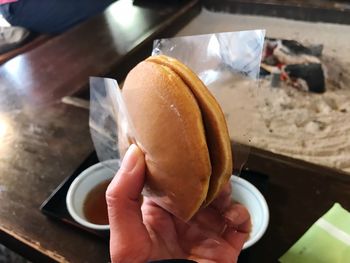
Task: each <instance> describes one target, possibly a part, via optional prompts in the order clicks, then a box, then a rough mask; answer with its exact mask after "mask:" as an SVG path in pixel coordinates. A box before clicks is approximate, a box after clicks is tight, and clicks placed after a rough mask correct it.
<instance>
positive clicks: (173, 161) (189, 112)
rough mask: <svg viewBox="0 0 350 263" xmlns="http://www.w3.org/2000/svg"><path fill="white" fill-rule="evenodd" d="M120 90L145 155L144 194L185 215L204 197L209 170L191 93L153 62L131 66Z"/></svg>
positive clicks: (199, 120)
mask: <svg viewBox="0 0 350 263" xmlns="http://www.w3.org/2000/svg"><path fill="white" fill-rule="evenodd" d="M122 95H123V99H124V101H125V105H126V107H127V110H128V113H129V116H130V119H131V122H132V126H133V128H134V129H135V130H134V135H135V139H136V142H137V144H138V146H139V147H140V148H141V149H142V151H143V152H144V154H145V160H146V184H145V191H146V193H147V195H149V196H151V197H152V200H154V201H155V202H156V203H157V204H159V205H160V206H162V207H163V208H165V209H166V210H168V211H171V212H172V213H173V214H174V215H176V216H177V217H179V218H181V219H182V220H185V221H187V220H189V219H190V218H191V217H192V216H193V214H194V213H195V212H197V211H198V209H199V208H200V206H201V205H202V204H203V202H204V201H205V198H206V196H207V192H208V187H209V180H210V176H211V172H212V169H211V164H210V156H209V151H208V147H207V139H206V136H205V130H204V126H203V121H202V114H201V110H200V108H199V106H198V104H197V101H196V99H195V97H194V95H193V94H192V92H191V91H190V89H189V88H188V87H187V85H186V84H185V82H184V81H183V80H182V79H181V78H180V77H179V76H178V75H177V74H176V73H175V72H174V71H173V70H172V69H170V68H169V67H166V66H163V65H160V64H159V63H154V62H152V61H144V62H141V63H139V64H138V65H137V66H136V67H135V68H134V69H132V70H131V71H130V73H129V74H128V76H127V78H126V80H125V82H124V86H123V89H122Z"/></svg>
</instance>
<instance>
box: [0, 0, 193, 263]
mask: <svg viewBox="0 0 350 263" xmlns="http://www.w3.org/2000/svg"><path fill="white" fill-rule="evenodd" d="M199 11H200V5H199V1H198V0H191V1H185V0H184V1H182V0H180V1H168V2H167V1H165V2H162V3H157V1H134V2H133V1H132V0H120V1H118V2H116V3H115V4H113V5H112V6H110V7H109V8H108V9H107V10H106V11H105V12H104V13H103V14H101V15H99V16H96V17H94V18H93V19H91V20H89V21H87V22H85V23H83V24H81V25H79V26H77V27H75V28H73V29H72V30H70V31H68V32H66V33H64V34H62V35H60V36H57V37H54V38H52V39H50V40H48V41H47V42H46V43H44V44H42V45H41V46H40V47H38V48H36V49H33V50H31V51H29V52H28V53H24V54H21V55H19V56H17V57H15V58H13V59H11V60H9V61H8V62H6V63H5V64H3V65H1V66H0V94H1V95H0V200H1V201H0V243H2V244H4V245H6V246H8V247H9V248H10V249H12V250H14V251H16V252H18V253H20V254H22V255H24V256H25V257H27V258H28V259H30V260H32V261H34V262H56V261H59V262H64V261H69V262H107V261H108V259H109V255H108V246H107V244H106V242H103V241H101V240H99V239H97V238H95V237H94V236H91V235H89V234H85V233H84V232H81V231H76V229H74V228H72V227H70V226H67V225H65V224H62V223H57V222H55V221H52V220H50V219H48V218H47V217H46V216H44V215H43V214H42V213H41V212H40V210H39V207H40V205H41V203H42V202H43V201H44V200H45V199H46V198H47V197H48V196H49V195H50V194H51V192H52V191H53V190H54V189H55V188H56V187H57V186H58V185H59V184H60V183H61V182H62V181H63V180H64V179H65V178H66V177H67V176H69V175H70V174H71V173H72V172H73V171H74V170H75V169H76V168H77V167H78V166H79V164H80V163H81V162H82V161H83V160H84V159H85V157H87V156H88V155H89V154H90V153H91V151H92V150H93V146H92V142H91V139H90V133H89V127H88V115H89V113H88V111H87V110H85V109H79V108H75V107H73V106H68V105H65V104H63V103H61V102H60V101H61V98H62V97H64V96H67V95H70V94H72V93H76V92H77V91H79V90H81V89H82V88H84V87H86V86H87V85H88V77H89V76H91V75H92V76H113V77H116V78H120V79H122V78H124V77H125V73H126V72H127V71H128V70H129V69H130V68H131V67H133V66H134V65H135V63H136V62H138V61H139V60H141V59H142V58H144V57H146V56H148V55H150V53H151V47H152V43H153V40H154V39H156V38H160V37H166V36H168V37H169V36H171V35H173V34H174V33H175V32H176V31H177V30H179V29H180V28H181V27H182V26H183V25H184V24H185V23H187V22H188V21H189V20H190V19H191V18H192V17H193V16H194V15H196V14H197V13H198V12H199Z"/></svg>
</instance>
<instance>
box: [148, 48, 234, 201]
mask: <svg viewBox="0 0 350 263" xmlns="http://www.w3.org/2000/svg"><path fill="white" fill-rule="evenodd" d="M146 61H150V62H154V63H157V64H159V65H163V66H166V67H168V68H170V69H172V70H173V71H174V72H176V74H177V75H178V76H179V77H180V78H181V79H182V80H183V81H184V82H185V83H186V85H187V86H188V87H189V88H190V89H191V92H192V93H193V95H194V97H195V98H196V101H197V103H198V105H199V108H200V110H201V113H202V117H203V123H204V127H205V131H206V139H207V144H208V149H209V154H210V161H211V166H212V174H211V176H210V184H209V190H208V194H207V197H206V203H207V204H209V203H210V202H211V201H212V200H213V199H214V198H215V197H216V195H217V194H218V192H219V191H220V190H221V188H222V186H223V185H224V184H225V183H227V181H228V180H229V178H230V176H231V174H232V153H231V144H230V137H229V134H228V129H227V124H226V120H225V116H224V114H223V112H222V110H221V107H220V105H219V104H218V102H217V101H216V99H215V98H214V97H213V95H212V94H211V93H210V91H209V90H208V88H207V87H206V86H205V85H204V84H203V82H202V81H201V80H200V79H199V78H198V77H197V75H196V74H195V73H194V72H193V71H192V70H190V69H189V68H188V67H187V66H185V65H184V64H182V63H181V62H180V61H178V60H176V59H174V58H170V57H167V56H163V55H160V56H153V57H149V58H148V59H147V60H146Z"/></svg>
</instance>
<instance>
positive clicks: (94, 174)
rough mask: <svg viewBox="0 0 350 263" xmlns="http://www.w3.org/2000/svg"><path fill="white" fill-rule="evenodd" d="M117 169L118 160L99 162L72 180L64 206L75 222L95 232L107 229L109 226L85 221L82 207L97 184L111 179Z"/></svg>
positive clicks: (118, 165)
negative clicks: (65, 205)
mask: <svg viewBox="0 0 350 263" xmlns="http://www.w3.org/2000/svg"><path fill="white" fill-rule="evenodd" d="M119 167H120V162H119V160H108V161H104V162H100V163H97V164H95V165H93V166H90V167H89V168H88V169H86V170H84V171H83V172H82V173H80V174H79V175H78V176H77V177H76V178H75V179H74V181H73V182H72V184H71V185H70V187H69V189H68V192H67V196H66V204H67V208H68V212H69V214H70V215H71V216H72V218H73V219H74V220H75V221H76V222H78V223H79V224H81V225H83V226H85V227H88V228H91V229H95V230H108V229H109V225H98V224H93V223H90V222H89V221H87V219H86V218H85V216H84V212H83V205H84V201H85V198H86V196H87V194H88V193H89V192H90V191H91V190H92V189H93V188H94V187H95V186H97V185H98V184H100V183H102V182H104V181H106V180H108V179H111V178H113V177H114V175H115V174H116V171H117V170H118V169H119Z"/></svg>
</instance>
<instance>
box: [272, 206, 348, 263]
mask: <svg viewBox="0 0 350 263" xmlns="http://www.w3.org/2000/svg"><path fill="white" fill-rule="evenodd" d="M279 261H280V262H281V263H346V262H350V213H349V212H348V211H346V210H345V209H344V208H342V207H341V205H340V204H338V203H335V204H334V205H333V207H332V208H331V209H330V210H329V211H328V212H327V213H326V214H325V215H323V216H322V217H321V218H320V219H318V220H317V221H316V223H314V224H313V225H312V226H311V227H310V228H309V230H307V231H306V233H305V234H304V235H303V236H302V237H301V238H300V239H299V240H298V241H297V242H296V243H295V244H294V245H293V246H292V247H291V248H290V249H289V250H288V251H287V252H286V253H285V254H284V255H283V256H282V257H281V258H280V259H279Z"/></svg>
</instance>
